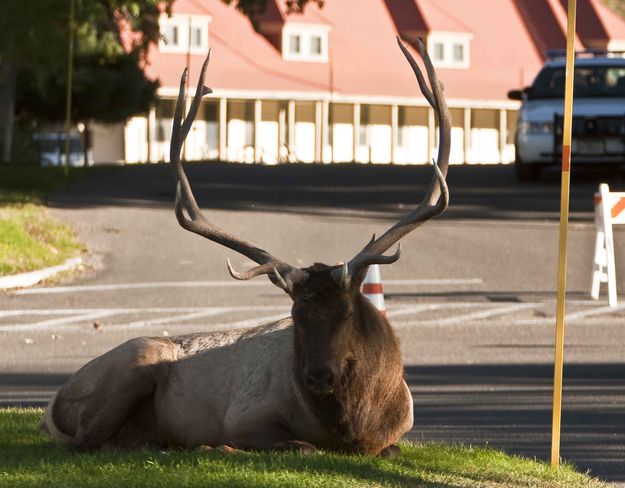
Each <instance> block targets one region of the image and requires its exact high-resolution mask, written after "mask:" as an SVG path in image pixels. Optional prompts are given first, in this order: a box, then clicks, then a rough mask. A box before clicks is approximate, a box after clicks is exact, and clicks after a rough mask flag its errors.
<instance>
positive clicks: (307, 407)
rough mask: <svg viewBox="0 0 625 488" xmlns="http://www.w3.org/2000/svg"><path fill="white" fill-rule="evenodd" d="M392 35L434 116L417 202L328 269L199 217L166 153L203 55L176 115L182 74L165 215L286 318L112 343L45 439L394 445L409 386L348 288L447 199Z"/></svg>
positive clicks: (375, 315)
mask: <svg viewBox="0 0 625 488" xmlns="http://www.w3.org/2000/svg"><path fill="white" fill-rule="evenodd" d="M398 43H399V46H400V48H401V49H402V51H403V53H404V55H405V56H406V58H407V59H408V62H409V63H410V65H411V66H412V68H413V70H414V72H415V75H416V77H417V80H418V83H419V86H420V88H421V91H422V93H423V95H424V96H425V98H426V99H427V100H428V102H429V103H430V105H431V106H432V107H433V108H434V110H435V112H436V114H437V117H438V120H439V131H440V145H439V151H438V165H437V164H436V163H435V165H434V169H435V175H434V177H433V179H432V182H431V184H430V187H429V190H428V192H427V195H426V196H425V198H424V199H423V201H422V202H421V204H419V205H418V207H417V208H416V209H415V210H413V211H412V212H411V213H409V214H408V215H406V216H405V217H404V218H402V219H401V220H399V222H397V223H396V224H395V225H394V226H392V227H391V228H390V229H389V230H387V231H386V232H385V233H384V234H383V235H382V236H381V237H379V238H377V239H376V238H375V237H374V238H373V239H372V240H371V241H370V242H369V243H368V244H367V245H366V246H365V247H364V248H363V249H362V251H360V253H358V255H356V256H355V257H354V258H353V259H352V260H351V261H349V262H348V263H346V264H344V265H339V266H328V265H325V264H319V263H316V264H314V265H312V266H310V267H308V268H303V269H298V268H295V267H293V266H291V265H289V264H287V263H286V262H284V261H281V260H280V259H278V258H275V257H274V256H272V255H271V254H269V253H268V252H267V251H264V250H263V249H260V248H258V247H256V246H254V245H252V244H250V243H247V242H245V241H243V240H241V239H239V238H237V237H235V236H232V235H230V234H228V233H226V232H224V231H223V230H221V229H219V228H217V227H215V226H214V225H212V224H211V223H210V222H209V221H208V220H206V218H205V217H204V216H203V215H202V212H201V211H200V208H199V207H198V205H197V203H196V201H195V198H194V196H193V194H192V192H191V187H190V185H189V182H188V180H187V177H186V175H185V173H184V170H183V168H182V164H181V162H180V151H181V146H182V144H183V142H184V140H185V137H186V136H187V134H188V132H189V130H190V128H191V124H192V123H193V120H194V118H195V115H196V113H197V110H198V107H199V105H200V102H201V98H202V96H203V95H204V94H206V93H210V90H209V89H208V88H206V87H205V86H204V76H205V71H206V67H207V64H208V60H209V57H210V54H209V56H208V57H207V59H206V61H205V62H204V65H203V67H202V71H201V75H200V79H199V83H198V88H197V92H196V95H195V98H194V99H193V102H192V104H191V107H190V110H189V114H188V115H187V117H186V119H185V120H184V121H183V120H182V106H183V104H184V100H185V83H186V76H187V74H186V71H185V73H184V74H183V76H182V80H181V83H180V92H179V96H178V102H177V105H176V111H175V116H174V127H173V133H172V140H171V164H172V168H173V171H174V175H175V178H176V180H177V194H176V217H177V218H178V222H179V223H180V225H181V226H182V227H184V228H185V229H187V230H189V231H192V232H195V233H196V234H199V235H201V236H203V237H206V238H207V239H210V240H212V241H214V242H216V243H218V244H221V245H223V246H226V247H228V248H230V249H233V250H234V251H237V252H239V253H241V254H243V255H245V256H247V257H248V258H249V259H251V260H253V261H254V262H256V263H257V264H258V266H256V267H254V268H252V269H250V270H248V271H246V272H244V273H239V272H237V271H235V270H234V269H233V268H232V266H231V265H230V263H229V262H228V268H229V270H230V274H231V275H232V276H233V277H234V278H236V279H239V280H248V279H250V278H253V277H255V276H259V275H263V274H266V275H268V277H269V279H270V280H271V282H272V283H273V284H274V285H276V286H278V287H280V288H282V289H283V290H284V291H285V292H286V293H288V294H289V296H290V297H291V299H292V300H293V308H292V317H288V318H285V319H283V320H279V321H278V322H274V323H270V324H266V325H262V326H259V327H256V328H252V329H248V330H237V331H230V332H214V333H198V334H192V335H184V336H179V337H167V338H164V337H141V338H137V339H132V340H130V341H128V342H126V343H124V344H122V345H120V346H118V347H116V348H115V349H113V350H111V351H109V352H107V353H106V354H103V355H102V356H100V357H98V358H96V359H94V360H93V361H91V362H89V363H88V364H86V365H85V366H84V367H83V368H81V369H80V370H79V371H78V372H76V373H75V374H74V375H73V376H72V377H71V378H70V379H69V380H68V381H67V383H66V384H65V385H64V386H63V387H62V388H61V389H60V390H59V392H58V393H57V394H56V395H55V396H54V398H53V399H52V400H51V401H50V404H49V406H48V409H47V411H46V413H45V418H44V428H45V429H46V430H47V431H48V432H49V433H50V434H51V435H52V437H53V438H54V439H55V440H56V441H58V442H60V443H61V444H65V445H68V446H73V447H76V448H79V449H92V448H99V447H103V446H126V447H133V446H140V445H143V444H146V443H147V444H156V445H160V446H200V445H208V446H219V445H226V446H233V447H235V448H239V449H253V450H265V449H270V450H284V449H296V450H300V451H303V452H308V451H314V450H315V449H316V448H321V449H327V450H336V451H341V452H354V453H364V454H369V455H377V454H391V453H394V452H397V448H396V447H395V446H394V443H395V442H397V440H398V439H399V438H400V437H401V436H402V435H403V434H404V433H405V432H407V431H408V430H409V429H410V428H411V427H412V422H413V411H412V408H413V402H412V397H411V394H410V390H409V389H408V386H407V385H406V383H405V381H404V379H403V376H402V373H403V365H402V360H401V354H400V349H399V344H398V341H397V338H396V337H395V334H394V333H393V330H392V329H391V326H390V325H389V323H388V321H387V320H386V319H385V318H384V317H383V316H382V315H381V314H380V313H379V312H378V311H377V310H376V309H375V308H374V307H373V306H372V305H371V303H369V301H368V300H367V299H366V298H364V296H363V295H362V294H361V292H360V285H361V282H362V281H363V279H364V275H365V273H366V269H367V267H368V266H369V265H371V264H389V263H393V262H395V261H396V260H397V259H398V258H399V247H398V248H397V252H395V254H393V255H384V253H385V252H386V251H387V250H388V249H389V248H390V247H391V246H393V244H395V243H397V242H398V241H399V240H400V239H401V238H402V237H404V236H405V235H406V234H408V233H409V232H411V231H412V230H414V229H415V228H417V227H418V226H420V225H421V224H423V223H424V222H425V221H427V220H429V219H431V218H432V217H434V216H436V215H438V214H440V213H441V212H443V211H444V210H445V209H446V208H447V204H448V192H447V187H446V183H445V175H446V173H447V165H448V159H449V148H450V116H449V112H448V110H447V106H446V103H445V100H444V98H443V95H442V90H441V88H440V85H439V82H438V81H437V78H436V74H435V72H434V68H433V67H432V64H431V62H430V59H429V58H428V55H427V53H426V52H425V49H424V47H423V44H421V43H419V51H420V54H421V57H422V58H423V60H424V64H425V66H426V70H427V74H428V78H429V82H430V86H431V89H430V88H429V87H428V86H427V83H426V82H425V79H424V77H423V75H422V73H421V71H420V70H419V67H418V65H417V63H416V62H415V61H414V59H413V58H412V56H411V55H410V53H409V52H408V50H407V49H406V48H405V47H404V45H403V44H402V43H401V41H399V39H398ZM185 212H186V214H187V215H188V216H187V215H185Z"/></svg>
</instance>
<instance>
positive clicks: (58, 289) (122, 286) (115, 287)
mask: <svg viewBox="0 0 625 488" xmlns="http://www.w3.org/2000/svg"><path fill="white" fill-rule="evenodd" d="M481 284H483V282H482V280H481V279H480V278H469V279H453V278H452V279H431V280H427V279H424V280H386V281H384V286H449V285H481ZM253 286H256V287H258V286H273V285H272V284H271V283H270V282H269V281H268V280H256V281H238V280H229V281H155V282H146V283H110V284H103V285H82V286H80V285H79V286H54V287H49V288H29V289H26V290H16V291H14V292H13V295H46V294H54V293H77V292H88V291H119V290H143V289H150V288H225V287H228V288H232V287H253Z"/></svg>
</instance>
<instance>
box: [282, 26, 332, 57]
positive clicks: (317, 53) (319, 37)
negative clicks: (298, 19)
mask: <svg viewBox="0 0 625 488" xmlns="http://www.w3.org/2000/svg"><path fill="white" fill-rule="evenodd" d="M329 30H330V28H329V27H328V26H325V25H315V24H296V23H293V24H288V23H287V24H285V26H284V27H283V29H282V57H283V58H284V59H285V60H286V61H309V62H318V63H325V62H327V61H328V31H329Z"/></svg>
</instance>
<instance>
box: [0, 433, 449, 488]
mask: <svg viewBox="0 0 625 488" xmlns="http://www.w3.org/2000/svg"><path fill="white" fill-rule="evenodd" d="M0 454H1V458H2V462H1V466H0V471H4V472H16V471H20V472H27V473H31V474H33V475H35V477H37V475H39V476H41V477H42V478H48V479H47V481H46V482H45V484H44V483H42V486H44V485H45V486H48V487H53V486H57V483H59V485H58V486H65V484H66V483H69V484H70V486H83V485H75V483H78V482H79V480H81V479H82V480H84V483H85V484H84V486H99V485H98V483H101V484H102V485H103V486H109V485H108V483H109V482H111V483H112V485H111V486H117V485H116V484H115V480H121V479H125V481H126V482H130V484H129V485H128V486H130V485H132V486H160V482H159V481H157V479H156V478H155V477H161V476H163V477H164V478H166V479H169V482H173V483H174V485H177V484H178V483H180V484H181V485H184V486H195V485H196V484H198V485H203V486H211V487H212V486H266V487H276V486H303V485H305V484H308V483H310V484H312V485H314V486H319V485H323V486H333V480H334V481H335V482H336V484H337V485H339V484H341V483H340V482H339V480H340V481H341V482H343V483H351V484H352V485H354V484H355V486H368V485H374V486H380V485H383V486H386V485H390V486H401V487H404V486H405V487H409V486H410V487H414V486H419V487H453V486H456V485H455V484H448V483H438V482H431V481H427V480H425V479H424V478H423V477H422V476H421V475H420V474H419V473H418V472H417V471H413V472H412V473H407V472H398V468H400V471H406V470H405V469H401V468H402V464H403V463H400V462H398V461H397V460H383V459H371V458H366V457H361V456H339V455H334V454H318V455H309V456H305V455H299V454H293V453H287V454H282V453H280V454H277V453H244V452H239V453H236V454H221V453H218V452H208V453H206V452H201V451H198V450H172V451H167V452H158V451H152V450H147V449H144V450H139V451H117V450H116V451H99V452H93V453H80V452H76V451H71V450H68V449H65V448H60V447H58V446H56V445H54V444H53V443H51V442H50V441H48V440H46V439H45V438H43V437H42V436H36V438H33V436H31V439H30V440H29V441H28V442H14V443H9V442H6V439H5V440H4V441H0ZM50 471H54V473H55V474H54V475H53V478H52V479H51V478H49V476H50ZM129 473H134V476H135V477H136V482H138V485H137V484H136V483H134V482H133V480H129V479H128V478H127V475H128V474H129ZM285 475H286V476H285ZM93 476H97V483H96V482H95V481H96V480H94V478H93ZM107 478H108V480H107ZM0 481H1V477H0ZM160 481H163V480H160ZM319 482H320V483H319ZM0 484H1V483H0ZM15 486H16V487H17V486H21V485H19V484H15ZM29 486H30V485H29Z"/></svg>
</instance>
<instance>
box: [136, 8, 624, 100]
mask: <svg viewBox="0 0 625 488" xmlns="http://www.w3.org/2000/svg"><path fill="white" fill-rule="evenodd" d="M560 1H561V0H547V1H546V2H545V0H470V1H468V0H358V7H357V8H354V3H353V2H347V1H345V0H328V1H326V2H325V6H324V8H323V9H322V10H320V9H319V8H318V7H317V6H316V5H314V4H312V5H309V6H308V7H307V8H306V10H305V13H304V14H302V15H297V14H288V13H287V12H286V11H285V9H284V3H283V0H276V2H277V3H273V2H272V1H270V2H268V3H269V10H268V12H267V13H266V14H265V16H263V17H262V18H261V23H262V22H271V23H273V24H274V26H275V25H276V24H279V23H280V22H282V23H284V22H305V23H308V24H321V25H324V26H326V27H329V28H330V30H329V43H330V61H329V62H327V63H311V62H301V61H285V60H283V58H282V53H281V52H280V50H279V48H278V46H276V45H275V40H274V43H272V41H271V40H270V39H269V38H268V37H266V36H265V35H263V33H262V32H257V31H255V30H254V28H253V26H252V24H251V22H250V21H249V20H248V19H247V18H246V17H245V16H243V15H242V14H241V13H239V12H238V11H236V10H235V9H234V8H232V7H229V6H226V5H225V4H224V3H223V2H222V1H221V0H177V1H176V2H175V3H174V6H173V8H174V13H181V14H184V13H190V14H203V15H210V16H211V17H212V19H211V22H210V27H209V39H210V41H209V42H210V46H211V48H212V50H213V54H212V58H211V66H210V68H209V73H208V75H207V83H208V84H209V86H211V87H212V88H213V89H216V90H219V89H222V90H240V91H250V92H252V91H253V92H258V91H267V92H277V91H282V92H299V93H306V92H325V93H327V92H330V91H331V90H333V91H334V92H335V93H336V94H339V95H354V96H359V95H361V96H375V95H378V96H397V97H411V98H415V97H421V95H420V93H419V90H418V86H417V84H416V82H415V79H414V75H413V73H412V71H411V69H410V67H409V65H408V63H406V61H405V59H404V58H403V55H402V54H401V52H400V50H399V49H398V48H397V45H396V41H395V36H396V35H397V33H402V32H407V31H409V30H411V31H419V32H423V31H426V32H432V31H444V32H464V33H467V34H469V35H470V36H471V41H470V68H469V69H444V68H439V69H438V70H437V72H438V75H439V78H440V80H441V81H443V83H444V85H445V93H446V96H447V98H448V99H449V100H453V99H472V100H505V99H506V93H507V91H508V90H509V89H512V88H518V87H520V86H521V83H522V82H523V83H525V84H528V83H529V82H530V81H531V80H532V78H533V77H534V75H535V74H536V72H537V71H538V69H539V68H540V66H541V65H542V63H543V58H542V54H543V51H544V50H545V49H546V48H559V47H564V46H563V45H562V42H563V40H564V37H563V32H565V31H563V25H562V19H564V20H565V19H566V12H565V10H564V9H563V7H562V5H561V4H560ZM586 4H587V6H590V7H592V8H593V11H594V12H597V15H600V16H601V25H602V26H603V29H604V31H606V32H607V33H608V35H612V34H611V33H616V35H619V36H621V35H622V37H623V39H625V22H623V21H622V20H621V19H619V18H617V17H615V16H614V14H612V13H611V12H610V13H609V14H606V12H609V11H607V9H606V8H605V7H602V6H599V7H597V4H599V0H580V5H586ZM583 8H586V7H583ZM536 9H538V10H536ZM549 10H551V13H550V14H549V15H547V14H548V13H549V12H548V11H549ZM610 14H611V15H610ZM578 23H584V19H583V18H581V16H580V17H578ZM564 27H565V26H564ZM584 29H586V27H583V28H582V29H580V32H585V31H584ZM587 29H589V30H590V31H592V32H595V31H596V29H597V25H595V24H593V25H590V26H589V27H588V28H587ZM260 30H261V31H262V28H261V29H260ZM539 34H540V35H539ZM412 51H413V53H414V49H413V50H412ZM415 57H417V56H416V55H415ZM202 58H203V56H201V55H192V56H191V77H192V80H194V79H195V75H197V73H198V71H199V66H200V64H201V62H202ZM149 59H150V62H149V66H148V74H149V75H150V76H152V77H158V78H160V80H161V83H162V86H164V87H171V88H175V87H177V86H178V83H179V76H180V73H181V71H182V69H183V68H184V66H185V55H184V54H171V53H161V52H158V51H157V50H156V49H153V50H152V53H151V55H150V58H149ZM311 96H312V95H311Z"/></svg>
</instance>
